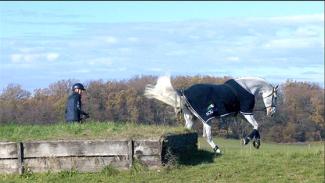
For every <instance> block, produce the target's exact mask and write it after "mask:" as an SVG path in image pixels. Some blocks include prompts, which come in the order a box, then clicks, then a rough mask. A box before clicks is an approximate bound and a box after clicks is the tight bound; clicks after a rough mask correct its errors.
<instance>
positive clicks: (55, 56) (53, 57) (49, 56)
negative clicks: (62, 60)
mask: <svg viewBox="0 0 325 183" xmlns="http://www.w3.org/2000/svg"><path fill="white" fill-rule="evenodd" d="M46 58H47V60H48V61H55V60H57V59H58V58H59V54H58V53H47V55H46Z"/></svg>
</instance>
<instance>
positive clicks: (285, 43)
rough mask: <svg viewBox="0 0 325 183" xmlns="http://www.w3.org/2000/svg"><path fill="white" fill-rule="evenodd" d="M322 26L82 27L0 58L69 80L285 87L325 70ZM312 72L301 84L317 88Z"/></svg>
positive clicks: (243, 22) (262, 22) (299, 20)
mask: <svg viewBox="0 0 325 183" xmlns="http://www.w3.org/2000/svg"><path fill="white" fill-rule="evenodd" d="M92 25H94V24H92ZM323 25H324V18H323V17H322V16H320V15H299V16H290V17H273V18H269V17H259V18H255V19H252V18H241V19H239V18H238V19H218V20H206V21H205V20H200V21H185V22H160V23H154V22H151V23H150V22H147V23H131V24H129V23H119V24H97V25H96V24H95V25H94V26H89V25H87V24H83V25H80V30H82V31H80V32H81V34H80V33H79V32H78V31H76V32H75V35H74V37H71V38H69V39H66V40H60V41H57V39H50V38H44V40H31V41H30V40H25V41H24V42H20V41H19V40H17V41H15V42H13V43H12V44H6V45H8V47H9V48H10V49H7V48H6V49H7V50H5V51H1V53H6V54H5V56H3V58H7V59H8V58H9V61H11V64H12V65H13V66H15V65H19V66H22V65H23V63H24V64H26V65H28V66H29V65H31V66H32V67H33V69H36V68H35V66H36V64H37V65H38V68H44V67H46V68H50V69H52V68H73V72H75V75H69V74H70V72H67V74H66V75H65V77H67V78H69V77H70V76H72V77H86V76H87V77H90V78H91V79H101V78H104V77H107V78H116V79H121V78H119V77H122V78H128V77H132V76H133V74H144V75H145V74H159V73H161V72H164V71H166V70H169V71H172V73H173V74H175V73H177V74H179V75H195V74H216V75H219V76H223V75H228V76H236V77H239V76H241V75H259V76H261V77H265V78H267V79H270V78H268V77H274V78H280V77H281V78H283V81H285V80H286V79H287V78H288V77H290V78H293V79H294V78H298V77H299V76H301V77H302V76H303V75H306V73H308V72H309V73H311V72H313V70H314V69H315V68H318V67H319V68H323V67H324V57H323V55H324V27H323ZM75 26H76V27H77V28H78V25H75ZM34 39H36V38H34ZM38 39H43V38H38ZM7 42H10V40H8V41H7ZM54 43H55V44H54ZM47 44H49V45H47ZM52 45H55V46H53V47H52ZM20 46H21V47H24V48H21V49H20V48H19V47H20ZM44 47H47V48H44ZM31 48H33V49H31ZM36 48H37V49H36ZM49 48H51V49H49ZM1 49H2V50H4V48H0V50H1ZM54 50H55V51H54ZM0 59H1V55H0ZM59 59H60V60H62V61H61V62H55V61H58V60H59ZM31 63H33V64H34V65H33V64H31ZM35 63H36V64H35ZM38 63H44V64H38ZM50 64H52V65H51V66H54V65H55V67H48V65H50ZM306 65H308V66H310V67H311V66H312V67H311V68H309V69H306V68H305V67H304V66H306ZM293 67H294V68H295V69H292V68H293ZM290 68H291V70H290ZM25 70H26V69H25ZM288 71H290V73H289V72H288ZM49 73H50V72H49ZM78 73H83V74H82V76H79V75H78ZM317 73H318V74H310V75H308V77H307V75H306V77H305V78H307V79H308V80H312V81H319V82H323V75H324V71H323V70H319V71H318V70H317ZM35 74H37V72H35ZM52 77H53V78H58V75H54V74H53V76H52ZM53 80H55V79H53Z"/></svg>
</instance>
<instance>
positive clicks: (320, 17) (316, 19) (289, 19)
mask: <svg viewBox="0 0 325 183" xmlns="http://www.w3.org/2000/svg"><path fill="white" fill-rule="evenodd" d="M269 20H270V21H272V22H275V23H290V24H293V23H295V24H305V23H320V22H324V14H310V15H296V16H282V17H271V18H269Z"/></svg>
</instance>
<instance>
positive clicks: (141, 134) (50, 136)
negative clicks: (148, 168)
mask: <svg viewBox="0 0 325 183" xmlns="http://www.w3.org/2000/svg"><path fill="white" fill-rule="evenodd" d="M184 132H185V130H184V128H183V127H167V126H157V125H140V124H135V123H123V122H120V123H117V122H115V123H113V122H105V123H103V122H88V123H83V124H77V123H75V124H67V123H64V122H62V123H58V124H53V125H16V124H9V125H0V141H31V140H61V139H98V138H100V139H103V138H109V139H115V138H159V137H160V136H161V135H163V134H166V133H184Z"/></svg>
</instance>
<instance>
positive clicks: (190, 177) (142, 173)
mask: <svg viewBox="0 0 325 183" xmlns="http://www.w3.org/2000/svg"><path fill="white" fill-rule="evenodd" d="M61 125H62V126H63V127H61V128H60V126H61ZM89 125H90V126H87V124H83V125H80V126H65V125H63V124H60V125H54V126H49V127H35V128H40V129H38V131H42V130H43V129H42V128H45V129H47V128H50V127H53V128H54V129H53V130H51V128H50V129H47V130H50V131H49V132H46V133H45V132H39V135H43V137H42V139H53V138H58V137H60V138H65V137H70V138H83V137H84V135H83V134H84V133H86V134H87V137H90V138H95V137H96V136H97V135H98V137H101V138H105V137H106V135H105V133H107V132H109V133H110V135H112V134H114V133H116V135H118V134H119V133H131V134H133V135H135V136H137V135H138V134H137V133H135V132H136V131H137V132H143V133H149V132H150V133H152V132H153V131H155V132H156V133H157V134H158V133H167V132H177V131H181V132H182V131H183V130H182V128H181V127H176V128H167V127H152V126H141V125H140V126H139V129H138V125H130V126H129V125H126V126H128V127H125V126H123V125H122V126H119V125H117V126H115V125H116V124H111V123H108V124H98V125H99V126H100V125H103V126H101V127H100V128H99V127H93V124H89ZM106 126H109V127H106ZM3 127H5V126H1V127H0V128H1V130H0V132H1V135H0V138H1V139H5V137H6V136H5V135H4V132H3V131H4V130H3V129H2V128H3ZM13 127H14V126H11V125H9V126H8V127H7V130H11V131H12V133H13V134H10V135H9V134H8V135H9V136H8V137H10V139H11V140H21V139H22V138H25V137H27V138H28V139H35V138H36V139H39V138H40V137H39V136H37V135H36V134H37V133H36V134H33V135H32V134H29V133H26V134H24V135H19V133H18V132H14V131H15V130H12V129H11V128H13ZM16 127H17V126H16ZM31 127H33V126H31ZM87 127H89V128H91V129H87ZM17 128H19V130H20V132H23V129H20V128H27V127H25V126H24V127H20V126H19V127H17ZM57 128H58V129H57ZM70 128H71V129H70ZM92 128H94V129H92ZM98 128H99V129H98ZM102 128H103V129H102ZM111 128H114V130H113V129H111ZM129 128H130V129H129ZM60 129H61V132H62V134H61V133H60ZM62 129H63V130H62ZM127 129H129V130H127ZM17 130H18V129H17ZM25 130H26V129H25ZM92 130H95V131H96V130H97V131H96V132H92ZM169 130H171V131H169ZM173 130H175V131H173ZM31 131H33V130H31ZM35 131H37V130H35ZM85 131H86V132H85ZM69 132H71V133H72V134H70V135H68V134H69ZM74 132H76V133H74ZM51 133H53V134H56V135H51ZM66 133H67V134H66ZM64 134H65V135H64ZM107 135H108V134H107ZM110 135H109V136H110ZM125 135H126V136H128V135H130V134H125ZM125 135H123V136H125ZM147 135H148V136H149V137H151V136H153V135H152V134H147ZM131 136H132V135H131ZM215 142H217V143H218V145H219V146H220V147H221V149H222V150H223V152H224V154H223V155H222V156H218V157H216V156H214V154H213V153H212V150H211V149H210V147H209V146H208V144H207V143H206V142H205V140H204V139H202V138H199V144H198V145H199V151H198V152H195V153H194V154H192V155H190V156H185V157H184V158H182V159H179V160H178V163H177V164H176V165H172V166H167V167H162V168H161V169H158V170H148V168H146V167H144V166H143V165H141V164H139V163H136V164H135V165H134V166H133V167H132V168H131V169H130V170H127V171H119V170H116V169H114V167H111V166H108V167H105V168H104V169H103V170H102V171H101V172H98V173H80V172H77V171H75V170H72V171H62V172H58V173H50V172H48V173H32V172H27V173H25V174H24V175H16V174H14V175H0V182H122V183H123V182H127V183H129V182H130V183H133V182H136V183H138V182H139V183H140V182H141V183H143V182H148V183H149V182H150V183H151V182H157V183H158V182H167V183H168V182H170V183H178V182H207V183H210V182H211V183H213V182H221V183H223V182H238V183H239V182H240V183H242V182H261V183H263V182H265V183H268V182H276V183H278V182H280V183H281V182H284V183H285V182H315V183H319V182H324V178H325V177H324V173H325V172H324V171H325V170H324V144H323V143H321V142H314V143H308V144H275V143H265V142H263V141H262V145H261V148H260V149H258V150H256V149H254V148H253V147H252V145H251V144H250V145H247V146H244V147H243V146H241V145H240V142H239V140H230V139H223V138H216V139H215Z"/></svg>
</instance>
